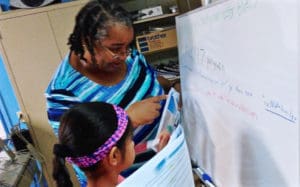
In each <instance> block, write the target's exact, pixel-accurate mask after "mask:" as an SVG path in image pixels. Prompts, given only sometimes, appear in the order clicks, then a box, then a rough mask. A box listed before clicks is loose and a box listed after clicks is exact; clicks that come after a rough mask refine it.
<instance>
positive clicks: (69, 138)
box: [53, 102, 135, 187]
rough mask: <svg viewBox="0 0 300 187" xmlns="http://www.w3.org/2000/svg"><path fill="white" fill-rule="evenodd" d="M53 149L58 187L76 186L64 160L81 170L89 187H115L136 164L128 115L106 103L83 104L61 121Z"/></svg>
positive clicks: (73, 109)
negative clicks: (132, 165) (56, 142)
mask: <svg viewBox="0 0 300 187" xmlns="http://www.w3.org/2000/svg"><path fill="white" fill-rule="evenodd" d="M58 138H59V143H58V144H55V145H54V154H55V157H54V160H53V166H54V170H53V177H54V179H55V180H56V183H57V186H58V187H69V186H73V185H72V182H71V180H70V176H69V174H68V171H67V169H66V167H65V160H66V161H67V162H69V163H71V164H75V165H77V166H78V167H80V169H82V170H83V171H84V173H85V175H86V177H87V186H88V187H93V186H106V187H110V186H116V185H117V184H118V183H119V182H120V180H119V178H120V175H119V174H120V172H121V171H122V170H124V169H127V168H128V167H129V166H131V164H132V163H133V161H134V158H135V151H134V143H133V141H132V126H131V123H130V120H129V118H128V116H127V114H126V112H125V111H124V110H123V109H122V108H120V107H118V106H115V105H111V104H107V103H103V102H93V103H92V102H91V103H82V104H79V105H76V106H74V107H73V108H71V109H69V110H68V111H67V112H66V113H65V114H64V115H63V116H62V118H61V123H60V127H59V133H58Z"/></svg>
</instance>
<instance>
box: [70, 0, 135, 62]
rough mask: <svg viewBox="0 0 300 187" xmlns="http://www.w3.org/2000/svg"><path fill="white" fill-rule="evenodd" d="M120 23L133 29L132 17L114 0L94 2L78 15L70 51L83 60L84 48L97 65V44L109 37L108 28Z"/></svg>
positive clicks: (88, 4)
mask: <svg viewBox="0 0 300 187" xmlns="http://www.w3.org/2000/svg"><path fill="white" fill-rule="evenodd" d="M114 23H118V24H123V25H125V26H128V27H132V21H131V15H130V13H129V12H127V11H126V10H125V9H124V8H122V7H121V6H120V5H118V4H117V3H114V2H113V0H93V1H91V2H89V3H87V4H86V5H85V6H84V7H83V8H82V9H81V10H80V11H79V13H78V14H77V16H76V20H75V26H74V30H73V33H71V35H70V37H69V41H68V44H69V45H70V50H71V51H74V52H75V54H76V55H78V56H79V57H80V59H82V60H84V61H85V60H86V59H84V57H83V55H84V47H83V43H85V46H86V49H87V50H88V51H89V53H90V54H91V57H92V62H93V63H96V60H95V52H94V46H95V42H97V41H98V40H101V39H103V38H105V37H107V34H108V33H107V28H108V26H110V25H112V24H114Z"/></svg>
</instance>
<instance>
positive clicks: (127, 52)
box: [101, 45, 132, 59]
mask: <svg viewBox="0 0 300 187" xmlns="http://www.w3.org/2000/svg"><path fill="white" fill-rule="evenodd" d="M101 47H102V48H103V49H105V50H106V51H107V52H108V53H109V54H110V55H111V56H112V58H113V59H119V58H121V57H122V56H124V55H126V57H127V56H128V55H130V54H131V52H132V49H131V48H127V49H126V50H125V52H123V51H121V50H119V49H118V50H112V49H109V48H107V47H105V46H103V45H101Z"/></svg>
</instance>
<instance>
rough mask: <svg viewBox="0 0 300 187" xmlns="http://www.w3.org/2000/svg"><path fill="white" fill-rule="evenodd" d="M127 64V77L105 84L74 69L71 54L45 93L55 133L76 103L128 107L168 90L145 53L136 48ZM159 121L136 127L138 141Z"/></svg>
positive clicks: (155, 129)
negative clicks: (160, 82)
mask: <svg viewBox="0 0 300 187" xmlns="http://www.w3.org/2000/svg"><path fill="white" fill-rule="evenodd" d="M126 64H127V73H126V77H125V79H124V80H122V81H121V82H120V83H118V84H116V85H113V86H103V85H99V84H97V83H95V82H93V81H91V80H89V79H88V78H87V77H85V76H83V75H82V74H80V73H79V72H77V71H76V70H75V69H73V68H72V66H71V65H70V64H69V55H67V56H66V57H65V59H64V60H63V61H62V63H61V64H60V65H59V67H58V69H57V71H56V72H55V74H54V75H53V77H52V80H51V82H50V84H49V85H48V87H47V90H46V93H45V96H46V99H47V114H48V119H49V123H50V125H51V126H52V128H53V130H54V133H55V134H56V135H58V128H59V118H60V116H61V115H62V114H63V113H64V111H66V110H67V109H69V108H70V107H71V106H73V105H74V104H76V103H81V102H91V101H103V102H107V103H111V104H115V105H119V106H120V107H122V108H125V109H127V108H128V107H129V106H130V105H131V104H132V103H134V102H137V101H140V100H143V99H145V98H148V97H151V96H157V95H162V94H164V91H163V88H162V87H161V86H160V84H159V82H158V81H157V79H156V76H157V75H156V73H155V71H154V70H153V69H152V68H151V66H150V65H149V64H147V62H146V60H145V58H144V56H143V55H142V54H140V53H139V52H138V51H136V50H134V51H133V53H132V54H131V55H130V56H128V58H127V59H126ZM162 103H163V102H162ZM158 122H159V118H158V119H157V120H155V122H154V124H149V125H144V126H141V127H138V128H136V129H135V131H134V141H135V143H136V144H137V143H140V142H144V141H146V140H149V139H150V138H152V137H153V134H155V133H156V131H157V127H158ZM77 170H78V171H77ZM75 171H76V173H77V176H78V177H79V179H80V180H81V178H82V176H84V175H82V173H80V172H79V171H80V170H79V169H75ZM82 180H83V181H84V180H85V179H82Z"/></svg>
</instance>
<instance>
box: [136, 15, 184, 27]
mask: <svg viewBox="0 0 300 187" xmlns="http://www.w3.org/2000/svg"><path fill="white" fill-rule="evenodd" d="M177 15H179V12H176V13H171V14H163V15H161V16H155V17H151V18H146V19H142V20H138V21H134V22H133V24H134V25H136V24H140V23H146V22H149V21H155V20H159V19H164V18H168V17H174V16H177Z"/></svg>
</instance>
